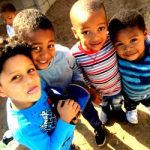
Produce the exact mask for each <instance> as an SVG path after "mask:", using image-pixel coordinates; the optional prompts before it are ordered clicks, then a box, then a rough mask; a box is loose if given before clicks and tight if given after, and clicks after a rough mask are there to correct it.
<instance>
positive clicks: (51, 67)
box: [13, 9, 106, 146]
mask: <svg viewBox="0 0 150 150" xmlns="http://www.w3.org/2000/svg"><path fill="white" fill-rule="evenodd" d="M13 27H14V30H15V33H16V34H17V36H19V38H22V39H25V40H26V41H27V42H28V43H29V44H31V45H32V51H31V54H32V59H33V62H34V64H35V66H36V68H37V69H38V73H39V75H40V77H41V78H42V79H44V80H45V81H46V83H47V84H48V85H50V86H51V87H61V88H62V89H65V88H66V86H68V84H70V83H72V82H76V81H82V82H83V83H84V80H83V76H82V74H81V72H80V70H79V68H78V66H77V64H76V62H75V58H74V57H73V56H72V55H71V53H70V51H69V50H68V49H66V48H65V47H63V46H61V45H57V44H55V35H54V28H53V26H52V23H51V22H50V20H49V19H48V18H47V17H46V16H45V15H43V14H42V13H41V12H40V11H39V10H36V9H26V10H23V11H21V12H19V13H18V14H17V16H16V17H15V19H14V22H13ZM55 49H56V50H55ZM83 116H84V117H85V119H86V120H88V122H89V123H90V124H91V126H92V127H93V128H94V130H95V140H96V143H97V145H99V146H102V145H103V144H104V143H105V141H106V137H105V133H104V131H103V127H102V122H101V121H100V119H99V117H98V113H97V111H96V110H95V109H94V107H93V105H92V103H91V101H88V103H87V105H86V107H85V109H84V111H83Z"/></svg>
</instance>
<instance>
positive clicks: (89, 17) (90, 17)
mask: <svg viewBox="0 0 150 150" xmlns="http://www.w3.org/2000/svg"><path fill="white" fill-rule="evenodd" d="M73 20H74V26H76V27H77V26H79V25H81V24H82V25H84V24H90V23H93V22H95V23H96V22H98V23H100V24H101V23H106V20H107V18H106V14H105V10H104V9H103V8H100V9H97V10H95V11H83V10H82V11H78V13H77V14H76V15H75V16H74V19H73Z"/></svg>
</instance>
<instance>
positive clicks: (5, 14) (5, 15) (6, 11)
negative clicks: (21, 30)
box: [0, 3, 17, 36]
mask: <svg viewBox="0 0 150 150" xmlns="http://www.w3.org/2000/svg"><path fill="white" fill-rule="evenodd" d="M0 14H1V18H2V19H3V20H4V22H5V24H6V31H7V34H8V36H12V35H13V34H14V29H13V27H12V23H13V20H14V18H15V16H16V14H17V13H16V8H15V6H14V5H13V4H11V3H4V4H3V5H2V6H1V10H0Z"/></svg>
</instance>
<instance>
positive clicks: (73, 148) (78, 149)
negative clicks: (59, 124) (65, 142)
mask: <svg viewBox="0 0 150 150" xmlns="http://www.w3.org/2000/svg"><path fill="white" fill-rule="evenodd" d="M70 148H71V150H80V147H79V146H77V145H75V144H71V147H70Z"/></svg>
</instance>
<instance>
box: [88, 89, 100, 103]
mask: <svg viewBox="0 0 150 150" xmlns="http://www.w3.org/2000/svg"><path fill="white" fill-rule="evenodd" d="M90 94H91V99H92V102H93V103H95V104H96V105H100V103H101V102H102V100H103V98H102V95H101V94H100V93H99V92H97V91H96V89H94V88H90Z"/></svg>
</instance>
